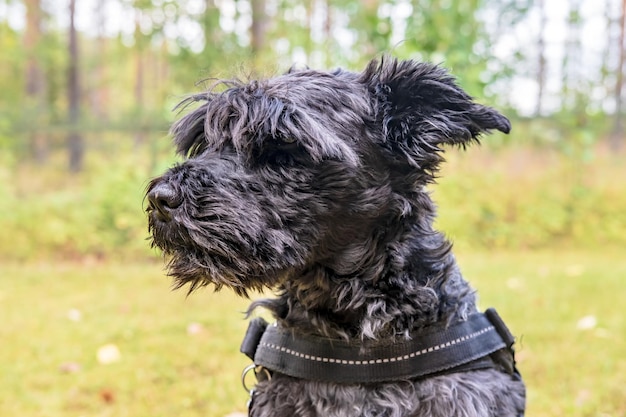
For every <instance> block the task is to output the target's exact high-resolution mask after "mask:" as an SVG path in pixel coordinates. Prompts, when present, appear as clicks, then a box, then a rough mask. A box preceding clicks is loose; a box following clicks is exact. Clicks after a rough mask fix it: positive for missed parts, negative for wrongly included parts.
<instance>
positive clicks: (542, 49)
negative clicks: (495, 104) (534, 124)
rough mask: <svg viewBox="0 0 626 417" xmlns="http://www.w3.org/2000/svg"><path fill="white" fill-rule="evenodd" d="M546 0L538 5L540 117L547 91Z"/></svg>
mask: <svg viewBox="0 0 626 417" xmlns="http://www.w3.org/2000/svg"><path fill="white" fill-rule="evenodd" d="M544 1H545V0H538V1H537V7H539V38H538V39H537V50H538V54H539V57H538V58H539V59H538V61H539V62H538V67H537V87H538V89H537V103H536V106H535V116H537V117H540V116H541V113H542V111H543V106H542V105H543V96H544V93H545V85H546V40H545V28H546V19H547V18H546V8H545V3H544Z"/></svg>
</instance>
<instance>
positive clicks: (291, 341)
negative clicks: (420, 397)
mask: <svg viewBox="0 0 626 417" xmlns="http://www.w3.org/2000/svg"><path fill="white" fill-rule="evenodd" d="M513 342H514V338H513V336H512V335H511V333H510V332H509V330H508V329H507V327H506V325H505V324H504V322H503V321H502V319H501V318H500V316H499V315H498V313H497V312H496V311H495V310H494V309H488V310H487V311H486V312H485V313H484V314H483V313H475V314H472V315H471V316H470V317H469V318H468V319H467V321H463V322H459V323H456V324H453V325H451V326H448V327H445V328H440V329H426V330H424V331H420V332H417V333H414V334H411V339H410V340H408V341H405V342H400V343H394V344H377V345H374V346H371V347H367V348H365V347H364V346H363V345H361V344H355V343H347V342H345V341H343V340H336V339H327V338H323V337H314V336H308V335H299V334H297V333H296V332H294V331H291V330H288V329H284V328H281V327H279V326H277V325H276V324H272V325H268V324H267V322H265V320H263V319H262V318H256V319H254V320H252V321H251V322H250V326H249V328H248V331H247V333H246V336H245V338H244V341H243V343H242V345H241V351H242V352H243V353H245V354H246V355H247V356H248V357H250V358H251V359H253V361H254V364H255V365H256V366H257V367H263V368H266V369H268V370H269V371H271V372H279V373H282V374H285V375H289V376H292V377H295V378H301V379H308V380H316V381H332V382H336V383H374V382H384V381H398V380H407V379H413V378H420V377H424V376H428V375H433V374H439V373H444V372H452V371H454V372H456V371H461V370H470V369H480V368H484V367H486V366H493V361H491V360H483V358H486V357H488V356H489V355H491V354H493V353H494V352H496V351H500V350H504V351H505V352H507V353H508V354H507V355H506V356H508V357H509V358H508V362H509V364H508V366H505V368H510V372H511V373H513V372H516V370H515V369H514V363H515V362H514V358H513V349H512V346H513ZM509 353H510V354H509ZM501 365H502V364H501Z"/></svg>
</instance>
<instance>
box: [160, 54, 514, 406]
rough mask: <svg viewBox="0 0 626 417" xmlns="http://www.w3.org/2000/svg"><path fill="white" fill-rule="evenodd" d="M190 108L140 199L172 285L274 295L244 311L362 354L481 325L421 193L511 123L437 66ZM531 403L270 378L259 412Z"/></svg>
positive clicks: (397, 386) (254, 91)
mask: <svg viewBox="0 0 626 417" xmlns="http://www.w3.org/2000/svg"><path fill="white" fill-rule="evenodd" d="M220 86H221V87H220ZM220 88H221V90H220ZM218 90H219V91H218ZM192 103H199V105H198V106H196V108H195V109H193V110H191V111H190V112H189V113H188V114H187V115H186V116H184V117H183V118H182V119H180V120H179V121H178V122H177V123H176V124H175V125H174V126H173V128H172V133H173V136H174V140H175V142H176V145H177V148H178V152H179V153H180V154H182V155H184V156H186V157H187V158H186V160H185V161H184V162H183V163H181V164H179V165H177V166H175V167H173V168H172V169H170V170H169V171H167V172H166V173H165V174H164V175H163V176H161V177H159V178H156V179H154V180H153V181H152V182H151V184H150V185H149V187H148V199H149V207H148V211H149V228H150V230H151V232H152V236H153V244H154V245H156V246H158V247H159V248H161V249H162V250H163V252H164V254H165V255H166V256H167V257H169V259H170V261H169V272H170V274H171V275H172V276H173V277H174V278H175V279H176V283H177V285H178V286H184V285H185V284H189V285H190V290H193V289H195V288H198V287H200V286H204V285H208V284H214V285H215V286H216V287H217V288H220V287H222V286H227V287H230V288H232V289H234V290H235V291H236V292H237V293H239V294H242V295H245V294H246V292H247V291H248V290H251V289H252V290H257V289H262V288H265V287H269V288H272V289H275V290H276V291H277V294H278V297H277V298H275V299H266V300H261V301H257V302H255V303H253V305H252V307H251V309H253V308H255V307H258V306H262V307H265V308H267V309H269V310H270V311H271V312H272V313H273V314H274V316H275V317H276V319H277V320H278V322H279V324H280V325H281V326H283V327H285V328H288V329H293V331H294V332H300V333H305V334H313V335H320V336H324V337H328V338H338V339H345V340H359V341H360V343H362V344H363V345H365V346H367V345H368V344H372V343H377V342H380V341H381V340H385V341H402V340H405V339H406V338H408V335H409V333H410V332H415V331H419V330H420V329H424V328H427V327H428V326H431V325H433V324H435V323H447V324H450V323H455V322H459V321H462V320H465V319H467V317H468V315H469V314H471V313H473V312H475V311H476V303H475V295H474V291H473V290H472V288H471V287H470V286H469V284H468V283H467V282H466V281H465V280H464V279H463V277H462V276H461V273H460V272H459V269H458V267H457V264H456V262H455V258H454V256H453V255H452V253H451V251H450V249H451V245H450V243H449V242H448V241H447V240H446V239H445V238H444V236H443V235H442V234H441V233H439V232H437V231H435V230H434V229H433V219H434V217H435V205H434V203H433V201H432V200H431V197H430V195H429V193H428V192H427V191H426V190H425V187H426V186H427V185H429V184H431V183H433V182H434V180H435V177H436V173H437V170H438V168H439V165H440V163H441V162H442V160H443V158H442V146H444V145H460V146H462V147H465V145H468V144H470V143H471V142H476V141H477V140H478V137H479V136H480V134H482V133H485V132H488V131H490V130H492V129H497V130H500V131H502V132H508V131H509V130H510V124H509V121H508V120H507V119H506V118H505V117H504V116H502V115H501V114H499V113H498V112H496V111H495V110H493V109H491V108H489V107H485V106H482V105H480V104H477V103H475V102H474V101H473V100H472V99H471V98H470V97H469V96H468V95H467V94H466V93H465V92H464V91H462V90H461V89H460V88H459V87H458V85H457V84H456V82H455V81H454V79H453V78H452V77H451V76H450V75H448V74H447V72H446V71H444V70H443V69H442V68H440V67H438V66H434V65H431V64H426V63H417V62H414V61H397V60H394V59H383V60H381V61H380V62H378V61H372V62H371V63H370V64H369V65H368V67H367V68H366V69H365V70H364V71H363V72H362V73H353V72H348V71H343V70H337V71H334V72H320V71H314V70H308V69H306V70H291V71H289V72H288V73H286V74H284V75H281V76H278V77H275V78H272V79H268V80H264V81H254V82H249V83H242V82H238V81H229V82H222V83H220V84H219V85H218V86H216V87H215V88H214V89H212V90H211V91H209V92H206V93H202V94H198V95H195V96H193V97H191V98H190V99H189V100H187V102H186V103H185V104H192ZM468 199H471V196H468ZM524 403H525V389H524V385H523V383H522V382H521V381H520V380H519V379H517V378H515V377H512V376H511V375H509V374H507V373H505V372H503V371H500V370H498V369H491V370H480V371H470V372H461V373H452V374H446V375H439V376H435V377H431V378H424V379H419V380H412V381H400V382H390V383H381V384H362V385H339V384H335V383H332V382H315V381H309V380H298V379H295V378H291V377H287V376H284V375H279V374H275V375H274V376H273V378H272V379H271V381H264V382H261V383H259V384H258V386H257V387H256V394H255V400H254V406H253V409H252V410H251V415H252V416H258V417H261V416H263V417H265V416H280V417H282V416H288V417H293V416H311V417H313V416H326V417H327V416H337V417H339V416H342V417H344V416H345V417H348V416H389V417H390V416H394V417H395V416H398V417H399V416H415V417H426V416H428V417H439V416H440V417H452V416H459V417H460V416H464V417H478V416H481V417H482V416H498V417H503V416H520V415H522V414H523V410H524Z"/></svg>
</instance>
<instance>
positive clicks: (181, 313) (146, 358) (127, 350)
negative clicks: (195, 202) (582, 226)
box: [0, 249, 626, 417]
mask: <svg viewBox="0 0 626 417" xmlns="http://www.w3.org/2000/svg"><path fill="white" fill-rule="evenodd" d="M457 257H458V258H459V262H460V264H461V267H462V269H463V271H464V273H465V275H466V277H467V278H468V279H469V280H470V281H471V282H472V283H473V284H474V286H475V287H476V288H477V289H478V290H479V294H480V304H481V307H482V308H486V307H489V306H494V307H497V309H498V310H499V312H500V314H501V315H502V316H503V317H504V318H505V320H506V321H507V323H508V324H509V326H510V327H511V329H512V330H513V332H514V333H515V334H516V335H517V336H518V337H519V343H518V355H519V365H520V369H521V371H522V373H523V375H524V377H525V379H526V382H527V384H528V390H529V393H528V412H527V415H528V416H537V417H542V416H581V417H582V416H602V417H608V416H611V417H620V416H621V417H624V416H626V336H625V335H626V314H625V312H624V310H625V307H626V286H625V285H624V284H625V283H626V256H624V252H623V251H621V252H620V251H619V250H617V249H616V250H602V251H600V250H597V251H595V252H583V251H567V250H561V251H555V252H528V253H527V252H516V253H512V252H496V253H488V252H479V253H469V252H461V253H459V252H457ZM247 304H248V303H247V302H246V301H245V300H240V299H237V298H236V297H235V296H233V295H232V294H231V293H229V292H227V291H222V292H221V293H219V294H214V293H212V292H211V291H209V290H201V291H200V292H198V293H195V294H193V295H191V296H190V297H186V296H185V293H184V291H178V292H173V293H172V292H171V291H170V289H169V281H168V278H166V277H164V275H163V271H162V268H161V265H160V264H158V263H155V264H121V263H113V262H108V263H88V262H87V263H58V264H54V263H40V264H17V263H6V262H5V263H3V264H2V265H0V319H1V320H2V324H1V325H0V370H1V372H0V416H20V417H29V416H42V417H43V416H47V417H58V416H115V417H123V416H129V417H159V416H168V417H171V416H177V417H184V416H203V417H207V416H208V417H221V416H225V415H227V414H229V413H231V412H234V411H244V410H245V402H246V393H245V392H244V390H243V388H241V385H240V380H239V375H240V372H241V370H242V368H243V367H244V366H245V365H247V364H248V361H247V359H246V358H245V357H244V356H243V355H242V354H240V353H239V352H238V349H239V343H240V340H241V338H242V336H243V333H244V331H245V328H246V325H247V323H246V321H245V320H244V318H243V314H241V312H242V311H243V310H244V309H245V308H246V306H247ZM107 346H108V347H107ZM103 347H104V348H103ZM98 354H100V355H98Z"/></svg>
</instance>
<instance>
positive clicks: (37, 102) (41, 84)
mask: <svg viewBox="0 0 626 417" xmlns="http://www.w3.org/2000/svg"><path fill="white" fill-rule="evenodd" d="M25 5H26V33H25V35H24V50H25V52H26V85H25V90H26V91H25V93H26V97H28V101H29V106H32V112H33V114H32V115H31V120H32V124H31V125H30V127H31V128H33V129H34V130H33V131H32V132H31V133H30V137H29V145H30V148H31V150H32V153H33V157H34V159H35V161H37V162H38V163H40V164H42V163H45V162H46V161H47V159H48V153H49V151H48V138H47V136H46V134H45V133H44V130H43V125H44V123H45V122H44V121H45V111H44V109H45V91H46V85H45V77H44V73H43V69H42V68H41V66H40V63H39V59H38V58H39V54H38V52H39V45H40V43H41V39H42V34H41V20H42V10H41V4H40V0H26V1H25Z"/></svg>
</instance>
